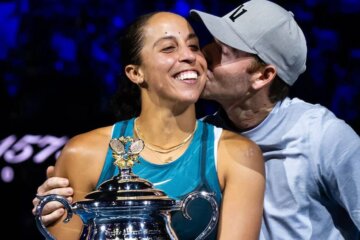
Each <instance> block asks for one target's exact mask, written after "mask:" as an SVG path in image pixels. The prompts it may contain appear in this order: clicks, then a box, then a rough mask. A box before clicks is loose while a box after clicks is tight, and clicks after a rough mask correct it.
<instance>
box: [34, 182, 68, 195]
mask: <svg viewBox="0 0 360 240" xmlns="http://www.w3.org/2000/svg"><path fill="white" fill-rule="evenodd" d="M68 186H69V180H68V179H67V178H61V177H51V178H49V179H47V180H46V181H45V182H44V183H43V184H41V185H40V186H39V187H38V189H37V195H40V196H42V195H47V194H50V192H51V191H52V190H53V189H57V188H65V187H68ZM68 190H69V188H67V191H68ZM71 194H72V193H71Z"/></svg>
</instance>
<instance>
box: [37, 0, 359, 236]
mask: <svg viewBox="0 0 360 240" xmlns="http://www.w3.org/2000/svg"><path fill="white" fill-rule="evenodd" d="M191 15H192V16H196V17H199V18H200V19H201V20H202V21H203V23H204V24H205V26H206V27H207V28H208V30H209V31H210V33H211V34H212V35H213V36H214V38H215V41H214V42H213V43H211V44H210V45H208V46H206V47H205V48H204V53H205V56H206V57H207V60H208V67H209V72H208V78H209V79H208V81H207V84H206V87H205V90H204V92H203V97H204V98H205V99H211V100H215V101H217V102H218V103H219V104H220V105H221V107H222V110H220V111H218V112H217V113H215V114H214V115H213V116H207V117H206V118H205V119H204V120H205V121H208V122H211V123H213V124H215V125H219V126H222V127H225V128H228V129H231V130H234V131H237V132H238V133H240V134H242V135H244V136H247V137H249V138H250V139H252V140H253V141H255V142H256V143H257V144H258V145H259V146H260V147H261V149H262V151H263V154H264V158H265V165H266V178H267V183H266V184H267V185H266V193H265V201H264V216H263V224H262V230H261V237H260V238H261V239H330V240H331V239H359V238H360V201H359V196H360V173H359V171H358V169H360V139H359V136H358V135H357V134H356V133H355V132H354V131H353V130H352V129H351V127H349V126H348V125H347V124H346V123H345V122H344V121H342V120H340V119H338V118H336V117H335V116H334V115H333V114H332V113H331V112H330V111H329V110H327V109H326V108H324V107H322V106H320V105H313V104H309V103H306V102H304V101H302V100H300V99H297V98H295V99H290V98H288V97H287V93H288V90H289V87H291V86H292V85H293V84H294V83H295V81H296V80H297V79H298V77H299V75H300V74H301V73H303V72H304V71H305V69H306V67H305V63H306V54H307V48H306V40H305V37H304V35H303V32H302V30H301V29H300V28H299V26H298V24H297V23H296V21H295V20H294V16H293V14H292V13H291V12H288V11H286V10H285V9H283V8H282V7H280V6H278V5H277V4H274V3H272V2H269V1H265V0H251V1H248V2H245V3H243V4H242V5H240V6H239V7H237V8H236V9H234V10H233V11H231V12H230V13H228V14H226V15H225V16H223V17H221V18H219V17H216V16H213V15H210V14H207V13H204V12H200V11H196V10H192V11H191ZM49 175H51V169H49ZM54 182H56V179H48V180H47V182H45V183H44V184H43V185H42V186H40V187H39V190H38V194H44V193H51V191H52V193H61V194H63V192H60V191H65V190H66V188H64V189H57V187H59V186H60V185H59V184H57V183H54ZM58 182H60V181H58ZM65 185H66V184H65ZM51 188H55V189H54V190H51V191H50V192H48V190H49V189H51ZM68 190H70V192H71V189H69V188H68ZM68 196H69V195H68ZM36 202H37V201H36V200H35V201H34V204H36ZM58 211H61V210H58ZM58 214H60V213H58Z"/></svg>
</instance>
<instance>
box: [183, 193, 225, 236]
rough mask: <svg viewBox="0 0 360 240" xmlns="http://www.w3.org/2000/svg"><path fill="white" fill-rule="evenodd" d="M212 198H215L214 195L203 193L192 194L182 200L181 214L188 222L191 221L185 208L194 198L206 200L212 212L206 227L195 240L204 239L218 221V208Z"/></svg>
mask: <svg viewBox="0 0 360 240" xmlns="http://www.w3.org/2000/svg"><path fill="white" fill-rule="evenodd" d="M214 196H215V194H214V193H208V192H205V191H201V192H192V193H190V194H189V195H187V196H186V198H185V199H184V201H183V202H182V206H181V210H182V213H183V215H184V217H185V218H187V219H189V220H191V217H190V215H189V214H188V211H187V208H188V205H189V203H190V202H191V201H192V200H194V199H196V198H203V199H205V200H207V201H208V202H209V203H210V205H211V208H212V210H213V211H212V216H211V219H210V222H209V223H208V225H207V226H206V228H205V229H204V231H202V232H201V233H200V235H199V236H197V238H196V239H195V240H202V239H205V237H207V236H208V235H209V234H210V233H211V232H212V231H213V230H214V228H215V227H216V224H217V222H218V219H219V207H218V204H217V202H216V200H215V198H214Z"/></svg>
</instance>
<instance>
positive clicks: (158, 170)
mask: <svg viewBox="0 0 360 240" xmlns="http://www.w3.org/2000/svg"><path fill="white" fill-rule="evenodd" d="M133 129H134V119H130V120H126V121H121V122H117V123H115V125H114V128H113V133H112V138H119V137H121V136H134V133H133ZM214 129H215V127H214V126H213V125H210V124H207V123H204V122H202V121H197V129H196V130H195V133H194V137H193V139H192V140H191V143H190V145H189V147H188V148H187V149H186V151H185V152H184V153H183V154H182V155H181V156H180V157H179V158H178V159H177V160H175V161H173V162H170V163H167V164H162V165H158V164H154V163H151V162H149V161H147V160H146V159H143V158H142V157H139V160H140V163H138V164H135V166H134V167H133V172H134V174H136V175H138V176H139V177H141V178H144V179H146V180H148V181H150V182H152V183H153V184H154V187H155V188H157V189H160V190H162V191H164V192H165V193H166V194H167V195H168V196H169V197H170V198H173V199H179V200H180V199H183V198H184V197H185V196H186V195H187V194H189V193H191V192H193V191H207V192H213V193H215V198H216V201H217V202H218V205H219V208H220V202H221V197H222V196H221V190H220V184H219V181H218V176H217V171H216V166H215V164H216V163H215V152H217V151H215V150H216V149H214V145H215V143H217V139H215V138H218V137H219V136H215V134H214ZM216 147H217V145H216ZM214 151H215V152H214ZM113 162H114V160H113V158H112V151H111V149H110V148H109V149H108V152H107V155H106V159H105V163H104V166H103V169H102V172H101V175H100V178H99V181H98V184H97V187H98V186H99V185H100V184H101V183H102V182H104V181H105V180H108V179H110V178H112V177H113V176H116V175H117V174H118V173H119V170H118V168H117V167H116V166H115V165H114V164H113ZM188 210H189V211H188V212H189V215H190V216H191V218H192V220H187V219H185V218H184V217H183V216H182V213H181V212H180V211H177V212H173V213H172V227H173V228H174V230H175V232H176V234H177V236H178V237H179V239H180V240H192V239H195V238H196V237H197V236H198V235H199V234H200V233H201V232H202V231H203V229H204V228H205V227H206V225H207V224H208V222H209V221H210V217H211V206H210V204H209V203H208V202H207V201H205V200H204V199H201V198H199V199H195V200H193V201H192V202H191V203H190V205H189V208H188ZM216 234H217V228H216V229H215V230H214V231H213V232H212V233H211V234H210V236H208V238H207V239H216Z"/></svg>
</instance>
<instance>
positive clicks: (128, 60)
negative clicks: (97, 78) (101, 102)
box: [111, 12, 157, 120]
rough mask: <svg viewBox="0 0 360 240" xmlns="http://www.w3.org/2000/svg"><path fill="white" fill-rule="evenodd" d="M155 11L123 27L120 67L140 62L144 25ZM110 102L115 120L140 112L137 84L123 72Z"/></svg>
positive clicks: (127, 117)
mask: <svg viewBox="0 0 360 240" xmlns="http://www.w3.org/2000/svg"><path fill="white" fill-rule="evenodd" d="M156 13H157V12H152V13H148V14H145V15H142V16H140V17H139V18H137V19H136V20H135V21H134V22H133V23H132V24H131V25H129V26H128V27H127V28H126V29H125V33H124V34H123V36H122V37H120V47H121V59H120V60H121V65H122V68H124V67H125V66H126V65H129V64H135V65H140V64H141V61H142V60H141V56H140V52H141V49H142V48H143V44H144V36H143V30H144V26H145V25H146V23H147V22H148V20H149V19H150V18H151V17H152V16H153V15H154V14H156ZM111 104H112V108H113V109H114V112H115V117H116V119H117V120H124V119H129V118H132V117H136V116H138V115H139V114H140V111H141V97H140V89H139V86H137V85H136V84H134V83H133V82H131V81H130V80H129V79H128V78H127V77H126V75H125V73H124V72H122V74H120V83H119V89H118V91H117V93H116V94H115V96H114V97H113V99H112V102H111Z"/></svg>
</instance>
